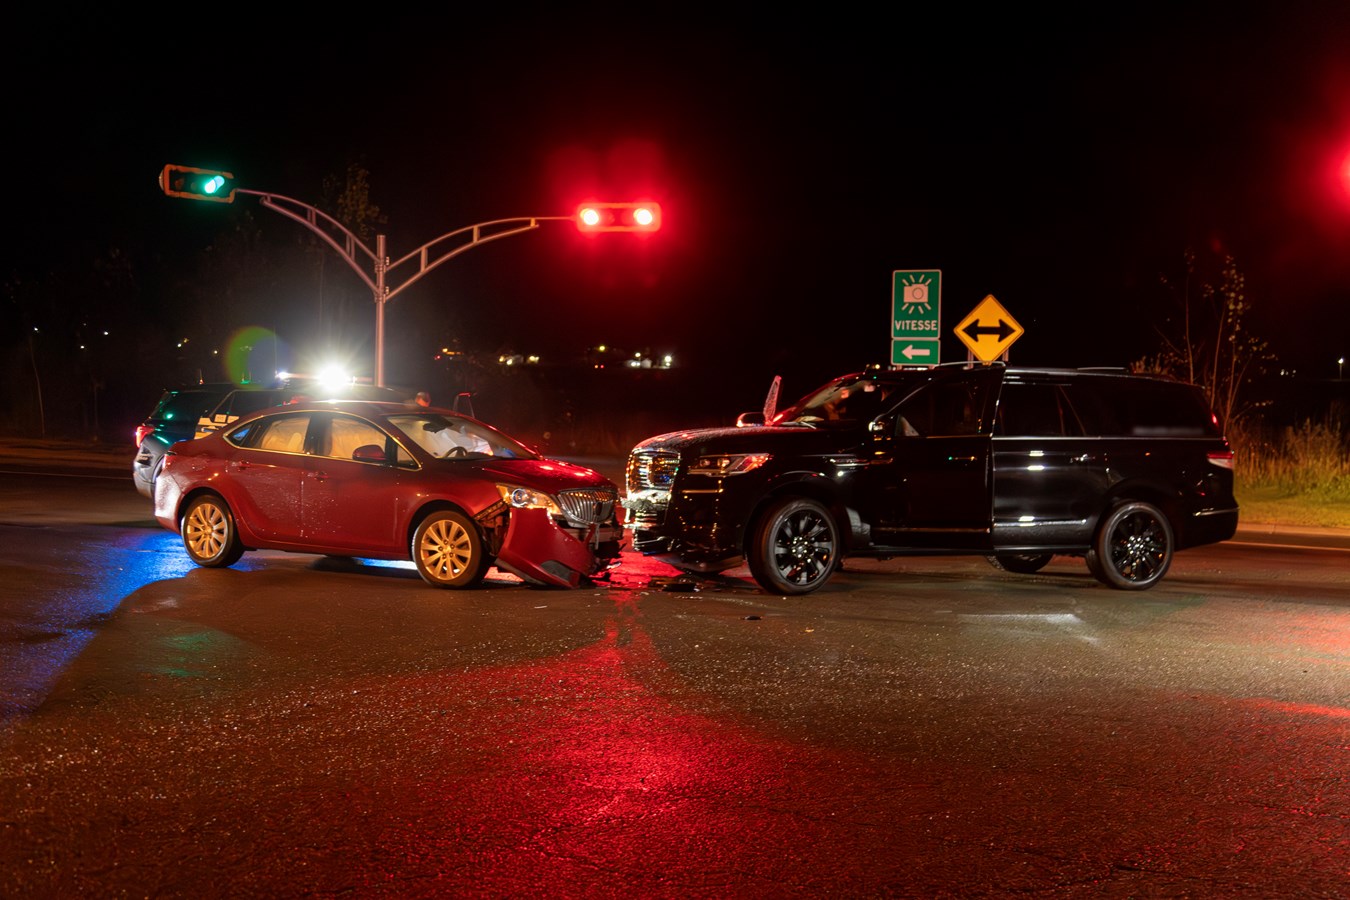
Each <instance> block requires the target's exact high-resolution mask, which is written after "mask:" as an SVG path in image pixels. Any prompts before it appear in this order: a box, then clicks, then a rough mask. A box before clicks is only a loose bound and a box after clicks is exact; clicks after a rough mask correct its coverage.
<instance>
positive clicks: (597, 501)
mask: <svg viewBox="0 0 1350 900" xmlns="http://www.w3.org/2000/svg"><path fill="white" fill-rule="evenodd" d="M618 502H619V495H618V492H616V491H606V490H589V489H588V490H577V491H562V492H560V493H559V494H558V503H559V505H561V506H562V511H563V515H565V516H566V517H567V521H568V522H569V523H570V524H571V525H573V526H583V525H603V524H604V523H606V522H609V521H611V520H612V519H613V518H614V508H615V505H616V504H617V503H618Z"/></svg>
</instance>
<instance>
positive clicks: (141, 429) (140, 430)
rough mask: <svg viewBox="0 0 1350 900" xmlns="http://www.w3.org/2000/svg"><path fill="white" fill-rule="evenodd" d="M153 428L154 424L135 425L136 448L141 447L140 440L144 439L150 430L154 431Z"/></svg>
mask: <svg viewBox="0 0 1350 900" xmlns="http://www.w3.org/2000/svg"><path fill="white" fill-rule="evenodd" d="M154 430H155V426H153V425H137V426H136V449H137V450H139V449H141V441H143V440H145V439H146V438H147V437H149V436H150V433H151V432H152V431H154Z"/></svg>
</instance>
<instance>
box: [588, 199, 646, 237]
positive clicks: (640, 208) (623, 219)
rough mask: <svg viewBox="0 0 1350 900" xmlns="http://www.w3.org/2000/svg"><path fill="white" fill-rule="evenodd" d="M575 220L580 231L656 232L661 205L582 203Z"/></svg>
mask: <svg viewBox="0 0 1350 900" xmlns="http://www.w3.org/2000/svg"><path fill="white" fill-rule="evenodd" d="M576 219H577V228H578V229H580V230H581V231H656V230H657V229H658V228H660V227H661V204H659V203H583V204H581V205H580V206H578V207H577V214H576Z"/></svg>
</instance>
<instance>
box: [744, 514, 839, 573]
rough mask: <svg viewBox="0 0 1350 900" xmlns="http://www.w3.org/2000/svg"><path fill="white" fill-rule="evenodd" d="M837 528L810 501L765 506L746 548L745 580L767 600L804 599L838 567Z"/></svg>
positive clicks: (830, 519) (832, 519)
mask: <svg viewBox="0 0 1350 900" xmlns="http://www.w3.org/2000/svg"><path fill="white" fill-rule="evenodd" d="M838 556H839V528H838V526H837V525H835V523H834V517H833V516H831V515H830V511H829V510H827V509H826V508H825V507H824V506H822V505H820V504H819V503H817V502H816V501H814V500H808V499H806V498H800V497H790V498H787V499H784V500H780V501H778V502H777V503H775V504H773V505H772V506H770V507H769V508H768V509H767V510H766V511H765V513H764V515H763V516H761V517H760V519H759V522H758V524H757V525H756V526H755V530H754V539H753V540H752V541H751V543H750V552H749V564H750V574H751V575H753V576H754V578H755V581H756V582H758V583H759V586H760V587H762V588H764V590H766V591H768V592H769V593H771V594H808V593H810V592H811V591H814V590H815V589H816V588H818V587H820V586H821V585H822V584H824V583H825V582H826V580H827V579H828V578H829V577H830V573H831V572H833V571H834V569H835V566H836V565H837V563H838Z"/></svg>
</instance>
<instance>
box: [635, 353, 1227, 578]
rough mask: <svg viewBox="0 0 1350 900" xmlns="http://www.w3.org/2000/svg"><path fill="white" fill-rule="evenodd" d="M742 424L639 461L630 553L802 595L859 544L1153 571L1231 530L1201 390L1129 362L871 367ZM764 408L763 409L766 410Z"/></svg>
mask: <svg viewBox="0 0 1350 900" xmlns="http://www.w3.org/2000/svg"><path fill="white" fill-rule="evenodd" d="M776 387H777V382H775V390H772V391H770V400H769V402H768V403H767V404H766V407H765V410H764V412H763V413H762V414H760V413H747V414H743V415H742V416H741V418H740V419H739V420H738V423H737V426H736V427H734V428H733V427H728V428H713V429H705V430H693V431H680V432H673V433H670V434H663V435H658V436H655V437H651V438H647V439H646V440H644V441H642V442H641V443H639V444H638V445H637V446H636V447H634V448H633V450H632V453H631V454H630V455H629V458H628V467H627V475H626V480H627V499H626V500H625V501H624V506H625V508H626V510H627V515H626V518H627V521H626V523H625V524H626V525H627V526H628V528H630V529H631V531H632V534H633V547H634V549H635V550H637V551H639V552H641V553H643V554H646V555H649V556H654V557H657V558H660V559H662V560H664V561H666V562H668V563H670V564H671V565H674V566H675V567H676V568H679V569H683V570H685V571H691V572H704V573H712V572H719V571H722V570H725V569H729V568H733V567H735V566H737V565H740V564H741V563H742V562H748V564H749V568H750V573H751V575H753V576H754V579H755V581H756V582H758V583H759V585H760V587H762V588H763V589H764V590H766V591H768V592H770V593H775V594H805V593H809V592H810V591H814V590H816V589H817V588H819V587H820V586H821V585H822V584H824V583H825V582H826V580H827V579H828V578H829V577H830V574H831V572H833V571H834V569H835V568H836V567H837V566H838V565H839V563H840V561H841V560H843V559H844V558H845V557H848V556H862V557H881V558H885V557H891V556H901V555H923V554H980V555H985V556H987V557H988V558H989V560H990V562H992V563H993V564H994V565H996V566H998V567H1000V568H1002V569H1006V570H1008V571H1012V572H1020V573H1032V572H1036V571H1038V570H1039V569H1041V568H1042V567H1043V566H1045V565H1046V564H1047V563H1048V562H1049V561H1050V559H1051V557H1052V556H1053V555H1055V554H1065V555H1071V556H1081V557H1084V558H1085V559H1086V561H1087V567H1088V569H1089V570H1090V571H1091V573H1092V574H1093V575H1094V576H1095V577H1096V578H1097V579H1098V580H1099V581H1101V582H1102V583H1103V584H1106V585H1108V586H1110V587H1113V588H1119V589H1122V590H1141V589H1144V588H1148V587H1152V586H1153V585H1154V584H1156V583H1157V582H1158V580H1159V579H1160V578H1162V577H1163V575H1164V574H1165V573H1166V572H1167V569H1168V566H1170V565H1171V562H1172V556H1173V553H1174V552H1175V551H1177V550H1182V549H1185V548H1188V547H1194V546H1198V545H1201V544H1210V543H1216V542H1219V541H1224V540H1227V539H1228V538H1230V537H1232V536H1233V533H1234V532H1235V531H1236V529H1237V520H1238V508H1237V501H1236V500H1234V498H1233V453H1232V450H1231V449H1230V447H1229V445H1228V442H1227V441H1226V440H1225V438H1224V436H1223V433H1222V431H1221V430H1220V428H1219V425H1218V422H1217V419H1216V418H1215V416H1214V415H1213V413H1212V412H1211V410H1210V408H1209V406H1208V404H1207V403H1206V400H1205V398H1204V395H1203V394H1202V393H1201V391H1200V390H1199V388H1197V387H1195V386H1193V385H1189V384H1185V383H1182V382H1179V381H1174V380H1170V379H1164V378H1158V377H1147V376H1139V375H1129V374H1126V373H1125V372H1124V371H1123V370H1101V369H1095V370H1089V369H1031V368H1013V367H1008V366H1005V365H1002V364H993V365H971V364H967V363H960V364H952V365H941V366H933V367H927V368H903V367H902V368H892V369H879V368H877V369H869V370H866V371H863V372H858V373H854V374H851V375H845V376H843V377H841V378H837V379H835V380H833V381H831V382H829V383H828V384H826V385H824V386H823V387H821V388H820V389H819V390H816V391H814V392H812V393H810V394H808V395H807V396H806V397H804V398H803V399H802V400H800V401H799V402H797V403H796V404H795V405H793V406H791V407H789V408H787V409H785V410H782V411H781V412H778V413H775V412H774V410H773V409H772V405H773V397H774V396H775V394H776ZM766 422H767V423H768V424H765V423H766Z"/></svg>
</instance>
